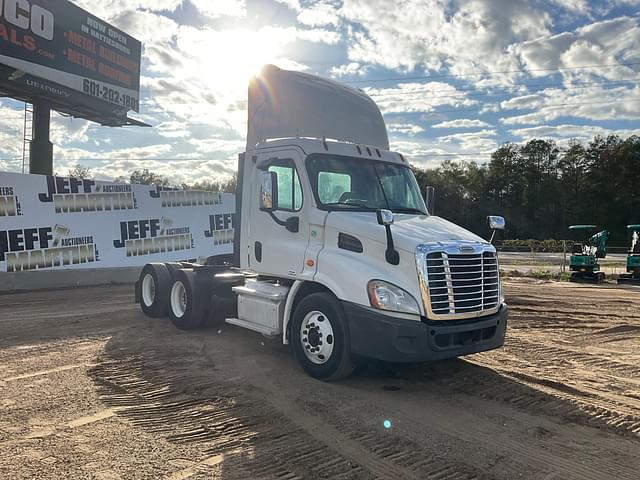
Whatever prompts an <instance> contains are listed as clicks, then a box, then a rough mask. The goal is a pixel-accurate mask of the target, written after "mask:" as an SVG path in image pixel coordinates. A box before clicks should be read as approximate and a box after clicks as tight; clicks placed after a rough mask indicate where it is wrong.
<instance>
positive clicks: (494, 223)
mask: <svg viewBox="0 0 640 480" xmlns="http://www.w3.org/2000/svg"><path fill="white" fill-rule="evenodd" d="M487 220H488V222H489V228H490V229H491V230H493V232H492V233H491V240H489V242H490V243H493V239H494V238H495V236H496V230H504V227H505V225H506V222H505V221H504V217H499V216H497V215H489V216H488V217H487Z"/></svg>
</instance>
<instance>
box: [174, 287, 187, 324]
mask: <svg viewBox="0 0 640 480" xmlns="http://www.w3.org/2000/svg"><path fill="white" fill-rule="evenodd" d="M171 311H172V312H173V314H174V315H175V316H176V318H182V317H183V316H184V314H185V312H186V311H187V289H186V288H184V283H182V282H181V281H179V280H178V281H176V282H175V283H174V284H173V287H171Z"/></svg>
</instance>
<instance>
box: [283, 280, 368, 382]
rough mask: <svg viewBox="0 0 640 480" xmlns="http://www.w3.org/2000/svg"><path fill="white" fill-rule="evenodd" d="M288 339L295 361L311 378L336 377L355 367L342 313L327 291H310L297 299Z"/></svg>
mask: <svg viewBox="0 0 640 480" xmlns="http://www.w3.org/2000/svg"><path fill="white" fill-rule="evenodd" d="M289 338H290V342H291V346H292V349H293V352H294V354H295V356H296V359H297V360H298V363H299V364H300V366H302V368H303V369H304V371H305V372H307V373H308V374H309V375H310V376H312V377H314V378H318V379H321V380H340V379H342V378H345V377H348V376H349V375H351V373H352V372H353V370H354V368H355V365H354V363H353V361H352V359H351V346H350V342H349V330H348V328H347V322H346V318H345V315H344V312H343V311H342V307H341V305H340V303H339V302H338V300H337V299H336V298H335V297H334V296H333V295H331V294H329V293H313V294H311V295H309V296H308V297H306V298H304V299H302V301H300V303H299V304H298V306H297V307H296V309H295V312H294V314H293V321H292V324H291V332H290V336H289Z"/></svg>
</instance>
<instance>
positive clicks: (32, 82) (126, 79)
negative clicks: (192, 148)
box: [0, 0, 142, 125]
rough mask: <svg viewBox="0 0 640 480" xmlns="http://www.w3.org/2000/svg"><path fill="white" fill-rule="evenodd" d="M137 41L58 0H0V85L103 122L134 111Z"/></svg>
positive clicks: (136, 107)
mask: <svg viewBox="0 0 640 480" xmlns="http://www.w3.org/2000/svg"><path fill="white" fill-rule="evenodd" d="M141 49H142V47H141V43H140V42H139V41H138V40H136V39H134V38H133V37H131V36H129V35H127V34H126V33H124V32H123V31H121V30H119V29H117V28H115V27H113V26H112V25H109V24H108V23H106V22H104V21H102V20H100V19H99V18H97V17H95V16H94V15H91V14H90V13H88V12H87V11H85V10H83V9H81V8H80V7H77V6H76V5H74V4H73V3H71V2H68V1H66V0H0V90H5V91H7V93H9V94H10V95H11V96H16V97H17V98H32V97H41V98H44V99H46V100H47V101H50V102H52V107H53V108H54V109H56V110H60V111H63V112H67V113H70V114H72V115H74V116H79V117H83V118H88V119H89V120H94V121H98V122H100V123H103V124H107V125H109V124H113V125H117V124H125V120H126V115H127V112H129V111H131V110H133V111H135V112H138V111H139V103H140V58H141Z"/></svg>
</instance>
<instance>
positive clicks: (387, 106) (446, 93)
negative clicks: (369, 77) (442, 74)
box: [365, 82, 478, 114]
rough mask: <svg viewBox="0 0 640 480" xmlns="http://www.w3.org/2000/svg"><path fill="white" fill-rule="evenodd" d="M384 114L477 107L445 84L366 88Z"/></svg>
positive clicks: (433, 83) (405, 84)
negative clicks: (442, 107)
mask: <svg viewBox="0 0 640 480" xmlns="http://www.w3.org/2000/svg"><path fill="white" fill-rule="evenodd" d="M365 92H366V93H367V94H368V95H369V96H370V97H371V98H372V99H373V100H374V101H375V102H376V103H377V104H378V106H379V107H380V109H381V110H382V112H383V113H385V114H388V113H408V112H431V111H433V110H435V109H436V108H437V107H440V106H443V105H449V106H453V107H456V108H458V107H462V106H471V105H476V104H477V103H478V102H477V101H476V100H470V99H468V98H466V95H465V93H463V92H461V91H459V90H458V89H456V87H454V86H453V85H449V84H448V83H443V82H429V83H401V84H399V85H398V86H396V87H392V88H366V89H365Z"/></svg>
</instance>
